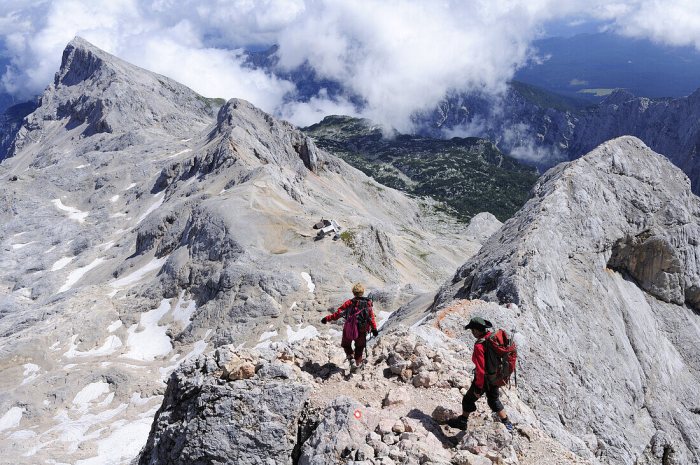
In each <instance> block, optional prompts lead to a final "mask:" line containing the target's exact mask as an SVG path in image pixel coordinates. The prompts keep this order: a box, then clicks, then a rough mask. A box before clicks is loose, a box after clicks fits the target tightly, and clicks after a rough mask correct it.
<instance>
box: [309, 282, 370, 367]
mask: <svg viewBox="0 0 700 465" xmlns="http://www.w3.org/2000/svg"><path fill="white" fill-rule="evenodd" d="M352 293H353V295H354V296H355V297H353V298H352V299H350V300H346V301H345V303H344V304H343V305H341V306H340V307H338V310H336V311H335V313H333V314H332V315H328V316H324V317H323V319H322V320H321V323H323V324H326V323H327V322H329V321H335V320H337V319H339V318H341V317H342V318H345V324H344V325H343V338H342V340H341V342H340V346H341V347H342V348H343V350H345V355H347V357H348V362H349V363H350V370H352V371H354V370H355V369H356V368H357V367H359V366H360V365H361V364H362V351H363V350H364V349H365V346H366V345H367V333H368V332H369V331H370V330H371V331H372V334H373V335H374V336H375V337H376V336H377V334H379V332H378V331H377V322H376V321H375V319H374V310H373V309H372V300H371V299H368V298H367V297H363V295H364V293H365V287H364V286H363V285H362V284H360V283H356V284H355V285H354V286H353V287H352ZM353 341H354V342H355V349H354V350H353V348H352V343H353Z"/></svg>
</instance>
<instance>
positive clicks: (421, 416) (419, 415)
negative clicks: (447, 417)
mask: <svg viewBox="0 0 700 465" xmlns="http://www.w3.org/2000/svg"><path fill="white" fill-rule="evenodd" d="M406 416H407V417H408V418H412V419H414V420H418V421H420V422H421V424H422V425H423V428H425V429H426V430H428V431H429V432H430V433H432V434H433V435H434V436H435V437H436V438H438V440H439V441H440V442H441V443H442V445H443V446H444V447H454V446H455V445H456V444H459V442H460V441H461V440H462V438H463V437H464V436H465V435H466V434H467V432H466V431H460V432H459V433H457V434H456V435H454V436H447V435H446V434H445V433H444V432H443V431H442V428H441V427H440V424H439V423H438V422H437V421H435V420H434V419H433V418H432V417H431V416H430V415H427V414H425V413H424V412H422V411H420V410H418V409H416V408H414V409H413V410H411V411H410V412H408V415H406Z"/></svg>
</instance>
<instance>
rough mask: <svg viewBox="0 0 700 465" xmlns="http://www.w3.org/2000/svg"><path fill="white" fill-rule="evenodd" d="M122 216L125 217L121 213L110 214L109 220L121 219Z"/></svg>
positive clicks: (124, 214)
mask: <svg viewBox="0 0 700 465" xmlns="http://www.w3.org/2000/svg"><path fill="white" fill-rule="evenodd" d="M124 216H126V213H122V212H119V213H114V214H112V215H109V217H110V218H122V217H124Z"/></svg>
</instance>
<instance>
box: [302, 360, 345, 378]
mask: <svg viewBox="0 0 700 465" xmlns="http://www.w3.org/2000/svg"><path fill="white" fill-rule="evenodd" d="M301 369H302V371H305V372H307V373H309V374H310V375H313V377H314V378H320V379H322V380H324V381H325V380H327V379H329V378H330V377H331V376H333V375H334V374H336V373H343V372H344V371H343V369H342V368H340V367H339V366H338V365H336V364H335V363H332V362H328V363H325V364H323V365H320V364H319V363H318V362H306V363H304V365H302V367H301Z"/></svg>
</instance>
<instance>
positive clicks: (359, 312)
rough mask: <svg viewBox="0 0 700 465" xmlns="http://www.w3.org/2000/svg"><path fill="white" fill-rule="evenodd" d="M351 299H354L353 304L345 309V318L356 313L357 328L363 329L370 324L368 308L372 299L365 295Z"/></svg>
mask: <svg viewBox="0 0 700 465" xmlns="http://www.w3.org/2000/svg"><path fill="white" fill-rule="evenodd" d="M352 300H353V301H354V303H355V305H353V306H352V307H350V308H348V309H347V310H346V311H345V319H347V318H348V317H352V316H353V315H356V316H357V329H358V330H364V329H365V328H367V326H369V325H370V322H371V319H370V316H369V309H370V307H371V306H372V301H371V300H370V299H368V298H367V297H355V298H353V299H352Z"/></svg>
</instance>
